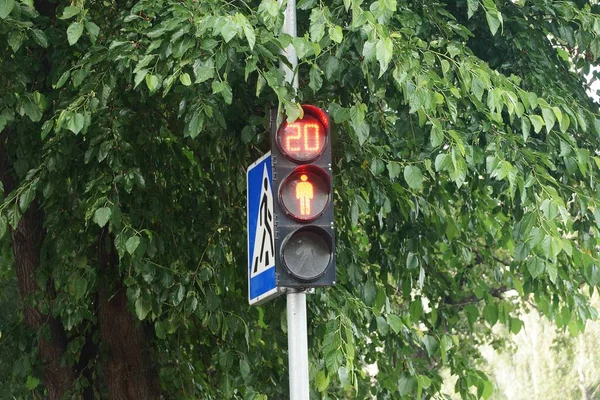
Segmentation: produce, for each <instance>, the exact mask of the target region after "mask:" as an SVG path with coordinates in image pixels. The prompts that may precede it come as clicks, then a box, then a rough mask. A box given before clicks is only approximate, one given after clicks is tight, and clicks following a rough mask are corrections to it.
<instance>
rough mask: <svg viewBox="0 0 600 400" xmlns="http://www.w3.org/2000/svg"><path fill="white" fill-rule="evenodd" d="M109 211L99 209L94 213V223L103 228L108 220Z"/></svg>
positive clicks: (102, 208)
mask: <svg viewBox="0 0 600 400" xmlns="http://www.w3.org/2000/svg"><path fill="white" fill-rule="evenodd" d="M110 215H111V211H110V208H108V207H101V208H99V209H97V210H96V212H95V213H94V222H95V223H97V224H98V226H100V228H103V227H104V225H106V223H107V222H108V220H109V219H110Z"/></svg>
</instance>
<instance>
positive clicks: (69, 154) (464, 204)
mask: <svg viewBox="0 0 600 400" xmlns="http://www.w3.org/2000/svg"><path fill="white" fill-rule="evenodd" d="M298 7H299V11H298V31H299V33H300V36H299V37H298V38H291V37H290V36H288V35H283V34H280V33H279V32H280V28H281V25H282V23H283V17H282V12H281V10H280V8H279V6H278V4H277V2H276V1H275V0H261V1H258V0H255V1H248V2H244V1H242V2H224V1H219V0H203V1H172V0H162V1H155V0H141V1H138V2H132V1H129V2H128V1H119V2H117V1H105V2H101V3H100V2H83V1H79V0H75V1H72V2H70V3H68V4H67V3H63V2H61V3H60V4H56V3H51V2H42V1H39V2H31V1H27V0H23V1H21V2H16V1H15V0H0V19H1V20H2V24H1V25H0V49H1V51H2V53H1V56H0V57H1V59H2V63H1V64H0V69H1V73H0V76H2V77H4V79H3V80H2V81H1V83H0V87H1V91H0V178H1V182H2V186H1V187H0V188H1V190H0V193H2V198H1V200H2V203H1V205H0V237H1V238H2V240H1V241H0V252H1V254H2V262H1V263H0V279H1V281H0V287H2V288H3V292H2V296H1V297H0V300H1V303H0V309H2V310H9V309H13V310H14V309H16V310H18V312H16V313H5V312H3V313H2V315H1V317H0V332H1V334H2V337H0V345H1V346H0V360H2V361H0V372H1V373H0V380H1V381H2V385H0V386H1V387H2V390H3V391H4V392H3V394H9V395H12V396H15V397H19V396H26V395H28V393H29V395H30V396H34V397H35V396H37V397H41V396H47V397H49V398H51V399H57V398H63V397H67V398H71V397H83V398H94V397H107V398H117V399H134V398H136V399H137V398H149V399H150V398H159V397H160V396H161V393H163V394H164V395H165V396H167V397H173V398H247V399H252V398H257V399H260V398H270V397H274V398H281V397H285V396H286V393H287V384H286V382H287V370H286V368H287V367H286V366H287V361H286V354H285V352H286V347H287V345H286V337H285V332H284V331H285V323H284V322H285V313H284V310H285V307H284V304H283V303H284V300H283V299H277V300H275V301H273V302H272V303H270V304H267V305H265V306H263V307H253V308H250V307H249V306H248V305H247V302H246V290H247V288H246V283H245V282H246V272H245V271H246V259H245V251H246V249H245V240H246V239H245V229H244V220H245V214H244V204H245V193H244V192H245V174H244V171H245V168H246V166H247V165H249V164H250V163H251V162H252V160H254V159H256V158H257V157H258V156H259V155H260V154H262V153H263V152H264V151H266V150H267V149H268V148H269V144H268V143H267V132H268V114H269V110H270V109H271V108H272V107H279V109H280V110H281V111H284V112H285V113H286V115H287V118H288V119H289V120H293V119H295V118H297V117H298V116H300V115H301V112H302V111H301V108H300V107H299V103H302V102H310V103H313V104H317V105H319V106H322V107H323V108H326V109H328V110H329V111H330V115H331V117H332V119H333V121H334V130H333V140H334V142H333V143H334V153H335V154H334V158H335V166H334V171H335V179H336V180H335V188H336V192H335V202H336V224H337V243H338V247H337V258H338V276H339V279H338V284H337V286H335V287H334V288H331V289H328V290H319V291H318V292H317V294H316V295H314V296H311V297H310V300H309V308H310V313H309V318H310V324H309V326H310V328H309V329H310V332H309V336H310V344H309V346H310V356H311V382H312V384H311V386H312V389H313V391H314V393H313V394H314V396H315V397H317V396H320V397H322V398H367V397H369V396H375V397H377V398H381V399H385V398H400V397H406V398H415V397H416V398H421V397H430V396H433V395H435V394H436V393H438V392H439V391H440V388H441V383H442V378H441V376H440V370H441V369H442V368H448V369H449V370H450V372H451V373H452V374H453V375H455V376H456V377H457V383H456V391H457V392H459V393H460V394H461V396H462V397H463V398H474V397H483V398H487V397H489V396H490V395H491V393H492V390H493V386H492V383H491V382H490V380H489V379H488V377H487V376H486V375H485V374H484V373H483V372H481V371H479V370H478V369H477V367H476V365H475V363H474V360H475V359H477V357H478V353H477V350H476V347H475V345H477V344H479V343H481V342H483V341H485V340H486V337H487V334H488V333H489V331H490V328H491V327H492V326H493V325H495V324H496V323H498V322H500V323H502V324H504V325H506V326H507V328H508V329H509V330H510V331H512V332H513V333H516V332H519V330H520V329H521V327H522V321H521V320H520V319H519V318H518V314H517V312H516V311H517V310H516V306H515V304H514V303H513V302H512V301H507V300H506V299H505V298H504V296H503V294H504V293H505V292H506V291H509V290H514V291H516V292H517V293H518V294H519V296H521V297H522V298H523V299H526V300H531V301H533V302H535V304H536V305H537V307H538V308H539V309H540V310H541V311H542V312H543V314H544V315H545V316H547V317H548V318H550V319H553V320H555V321H556V323H557V324H558V325H559V326H562V327H568V328H569V329H570V330H571V331H573V332H577V331H581V330H583V329H584V326H585V321H586V320H588V319H590V318H595V317H596V311H595V309H594V308H593V307H591V306H590V305H589V303H588V301H587V294H589V293H588V292H584V291H582V290H581V289H580V288H581V287H582V284H587V285H589V287H590V288H591V289H590V292H591V291H593V290H594V288H596V287H597V285H598V283H599V282H600V273H599V270H598V250H597V244H598V242H597V239H596V238H597V237H598V229H599V228H600V214H599V213H600V211H599V208H598V200H597V194H598V193H599V187H598V186H597V182H596V181H597V173H598V171H599V169H600V158H599V157H598V155H597V151H596V149H597V148H598V144H599V143H598V138H599V135H600V112H599V109H598V104H595V103H594V102H593V101H592V100H591V99H590V98H589V97H588V95H587V94H586V91H585V89H586V81H585V79H584V75H585V74H587V73H588V72H590V71H591V70H590V67H591V65H595V64H598V60H599V57H600V37H599V34H598V32H600V15H599V14H598V12H599V10H598V5H597V4H595V2H588V1H562V2H549V1H546V0H520V1H514V2H513V1H493V0H482V1H477V0H467V1H462V0H459V1H456V2H447V4H446V3H443V2H439V1H425V0H424V1H417V2H412V1H397V0H378V1H364V0H343V1H342V0H336V1H331V2H317V1H316V0H302V1H300V2H299V4H298ZM290 43H291V44H292V45H293V46H294V48H295V49H296V51H297V53H298V56H299V58H300V66H299V69H298V74H299V77H300V82H301V84H300V86H301V87H300V90H299V92H298V93H297V94H294V93H293V90H292V89H291V87H290V86H288V85H287V84H285V82H284V80H283V76H282V73H281V72H280V70H279V61H280V60H281V59H282V57H281V56H280V51H281V49H282V48H284V47H286V46H287V45H289V44H290ZM597 78H598V73H597V72H596V73H594V79H597ZM4 288H5V290H6V292H5V291H4ZM17 288H18V293H19V296H18V298H16V297H15V296H14V295H13V296H11V295H4V293H9V294H10V293H16V292H17ZM4 360H9V362H6V361H4ZM375 362H376V363H377V369H378V372H377V374H376V376H375V377H374V378H373V379H376V380H377V384H376V385H372V383H371V380H372V377H371V376H369V374H368V373H367V372H366V371H367V370H366V369H365V368H366V366H367V365H369V364H372V363H375ZM167 394H168V395H167Z"/></svg>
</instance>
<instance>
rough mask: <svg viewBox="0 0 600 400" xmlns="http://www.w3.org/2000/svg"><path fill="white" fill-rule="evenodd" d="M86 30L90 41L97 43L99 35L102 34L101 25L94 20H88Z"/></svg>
mask: <svg viewBox="0 0 600 400" xmlns="http://www.w3.org/2000/svg"><path fill="white" fill-rule="evenodd" d="M85 30H86V31H87V32H88V35H89V37H90V42H92V44H96V40H98V35H100V27H99V26H98V25H96V24H95V23H93V22H92V21H88V20H86V21H85Z"/></svg>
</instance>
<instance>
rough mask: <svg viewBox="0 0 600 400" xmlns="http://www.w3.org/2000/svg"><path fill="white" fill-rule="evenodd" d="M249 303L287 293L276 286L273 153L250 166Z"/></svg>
mask: <svg viewBox="0 0 600 400" xmlns="http://www.w3.org/2000/svg"><path fill="white" fill-rule="evenodd" d="M246 183H247V196H248V197H247V198H248V203H247V226H248V301H249V303H250V304H251V305H256V304H260V303H263V302H266V301H267V300H270V299H272V298H274V297H277V296H278V295H280V294H281V293H283V290H282V289H280V288H278V287H277V285H276V283H275V230H274V211H273V172H272V164H271V152H268V153H266V154H265V155H264V156H262V157H261V158H259V159H258V160H256V161H255V162H254V163H253V164H252V165H250V166H249V167H248V171H247V173H246Z"/></svg>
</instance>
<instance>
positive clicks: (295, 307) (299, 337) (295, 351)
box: [279, 0, 310, 400]
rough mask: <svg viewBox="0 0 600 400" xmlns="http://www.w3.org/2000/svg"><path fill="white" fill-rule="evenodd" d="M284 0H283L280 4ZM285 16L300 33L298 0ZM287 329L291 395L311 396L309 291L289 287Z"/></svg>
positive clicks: (293, 78)
mask: <svg viewBox="0 0 600 400" xmlns="http://www.w3.org/2000/svg"><path fill="white" fill-rule="evenodd" d="M282 5H283V0H279V6H280V7H281V6H282ZM284 15H285V20H284V23H283V28H282V30H281V32H282V33H287V34H288V35H290V36H292V37H296V0H288V1H287V7H286V9H285V11H284ZM283 55H284V56H285V57H286V58H287V60H288V61H289V63H290V65H291V68H289V67H288V66H287V65H285V64H284V63H281V64H280V68H281V69H282V70H283V71H284V73H285V80H286V82H288V83H291V84H292V87H293V88H294V89H298V74H297V66H298V57H297V56H296V50H295V49H294V46H292V45H291V44H290V45H289V46H288V47H286V48H285V50H284V51H283ZM287 330H288V361H289V371H290V372H289V376H290V399H291V400H309V393H310V392H309V389H308V338H307V332H306V331H307V329H306V293H304V292H297V291H295V290H292V289H288V291H287Z"/></svg>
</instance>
